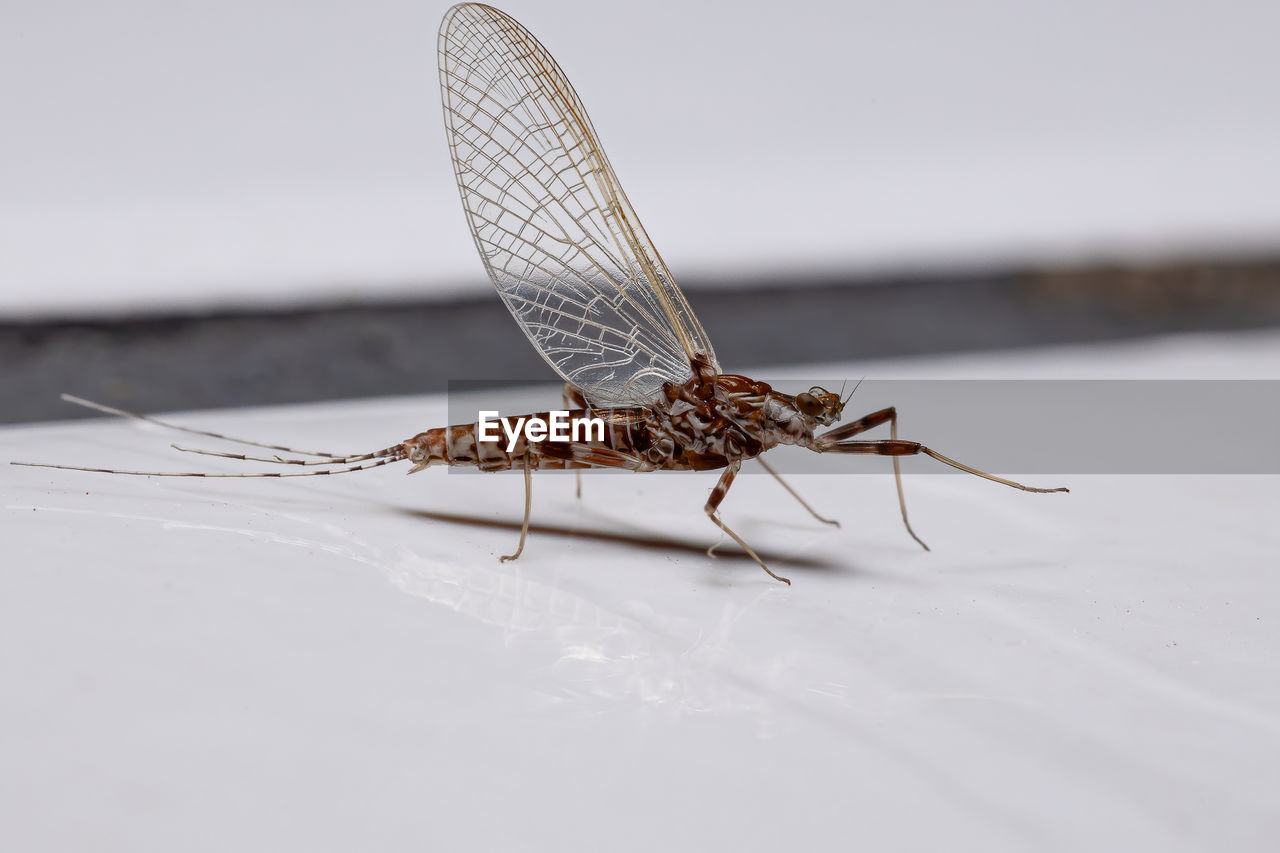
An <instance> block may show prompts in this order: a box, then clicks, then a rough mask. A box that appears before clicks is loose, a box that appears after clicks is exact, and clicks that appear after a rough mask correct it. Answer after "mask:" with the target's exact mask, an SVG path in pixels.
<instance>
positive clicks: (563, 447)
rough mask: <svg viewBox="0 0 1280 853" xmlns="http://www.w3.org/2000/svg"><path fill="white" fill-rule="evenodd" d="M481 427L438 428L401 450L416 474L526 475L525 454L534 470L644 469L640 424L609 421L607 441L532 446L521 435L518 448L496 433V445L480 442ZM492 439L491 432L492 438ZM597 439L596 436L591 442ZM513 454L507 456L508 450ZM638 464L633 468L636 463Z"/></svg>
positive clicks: (644, 443) (543, 415)
mask: <svg viewBox="0 0 1280 853" xmlns="http://www.w3.org/2000/svg"><path fill="white" fill-rule="evenodd" d="M593 416H594V414H593V413H591V412H588V411H585V410H579V411H573V412H569V417H570V419H574V418H578V417H593ZM525 417H527V418H541V419H542V420H543V421H550V418H551V414H550V412H536V413H534V414H532V415H527V416H525ZM479 430H480V425H479V424H478V423H471V424H455V425H453V426H447V427H436V428H435V429H429V430H427V431H426V432H422V433H419V434H417V435H415V436H414V437H413V438H411V439H409V440H408V441H406V442H404V444H403V445H402V448H403V450H404V452H405V455H407V456H408V457H409V460H410V461H411V462H413V463H415V464H416V466H417V467H418V468H423V467H426V466H428V465H460V466H475V467H477V468H479V469H480V470H481V471H506V470H510V469H517V470H520V469H523V468H524V466H525V458H526V454H527V455H528V464H529V467H530V468H532V469H535V470H552V469H554V470H564V469H574V468H595V467H616V468H638V467H643V460H644V458H645V456H644V452H643V451H644V450H645V449H646V447H647V445H648V430H647V429H646V427H645V424H644V421H643V420H642V419H618V420H610V419H606V420H605V425H604V440H603V441H596V440H592V441H552V440H550V439H547V440H544V441H532V442H531V441H528V440H527V439H526V438H525V436H524V432H523V430H521V431H520V432H519V434H517V435H516V437H515V441H514V443H512V441H511V439H510V438H509V437H508V436H507V434H506V433H505V432H504V431H503V430H502V429H501V427H499V428H498V430H497V431H498V433H499V438H498V440H497V441H480V440H479V434H480V432H479ZM492 434H493V431H492V428H491V430H490V435H492ZM594 435H595V433H593V436H594ZM508 447H510V448H511V449H510V450H508V449H507V448H508ZM632 460H634V464H631V463H632Z"/></svg>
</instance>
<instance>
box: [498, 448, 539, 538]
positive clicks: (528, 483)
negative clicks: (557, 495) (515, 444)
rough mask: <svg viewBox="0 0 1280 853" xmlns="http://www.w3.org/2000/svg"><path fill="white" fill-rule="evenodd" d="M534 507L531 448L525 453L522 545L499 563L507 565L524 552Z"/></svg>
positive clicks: (526, 449)
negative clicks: (530, 471) (530, 464)
mask: <svg viewBox="0 0 1280 853" xmlns="http://www.w3.org/2000/svg"><path fill="white" fill-rule="evenodd" d="M532 507H533V477H532V476H531V475H530V473H529V448H528V447H526V448H525V451H524V524H523V525H521V527H520V544H519V545H517V546H516V552H515V553H514V554H507V555H505V556H502V557H499V558H498V562H500V563H505V562H507V560H514V559H515V558H516V557H519V556H520V554H521V553H522V552H523V551H524V540H525V539H526V538H527V537H528V535H529V510H530V509H531V508H532Z"/></svg>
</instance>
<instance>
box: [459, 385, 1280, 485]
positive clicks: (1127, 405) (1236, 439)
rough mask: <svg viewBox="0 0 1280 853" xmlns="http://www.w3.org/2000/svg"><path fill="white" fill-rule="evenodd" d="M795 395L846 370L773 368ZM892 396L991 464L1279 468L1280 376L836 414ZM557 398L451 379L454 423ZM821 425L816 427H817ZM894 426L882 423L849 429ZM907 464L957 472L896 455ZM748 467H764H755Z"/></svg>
mask: <svg viewBox="0 0 1280 853" xmlns="http://www.w3.org/2000/svg"><path fill="white" fill-rule="evenodd" d="M766 381H768V382H769V383H770V384H771V385H772V386H773V387H774V388H775V389H777V390H780V391H784V392H787V393H791V394H795V393H799V392H801V391H804V390H807V389H808V388H809V387H810V386H813V385H819V386H822V387H824V388H827V389H829V390H833V391H836V390H839V389H840V387H841V385H842V382H843V380H840V379H836V380H831V379H826V380H823V379H803V380H801V379H796V380H785V379H768V380H766ZM888 406H894V407H896V408H897V412H898V437H899V438H900V439H905V440H908V441H917V442H920V443H921V444H924V445H926V446H928V447H930V448H932V449H933V450H936V451H937V452H939V453H942V454H945V455H947V456H949V457H951V458H953V459H956V460H959V461H960V462H963V463H965V464H967V465H971V466H973V467H975V468H979V469H981V470H984V471H987V472H990V473H995V474H1009V475H1013V474H1033V475H1040V474H1280V380H1092V379H1090V380H876V379H868V380H865V381H864V382H862V384H861V385H860V386H858V389H857V392H856V393H855V394H854V395H853V397H852V399H850V400H849V402H848V404H847V405H846V407H845V410H844V417H843V418H842V419H841V421H840V423H849V422H851V421H854V420H856V419H857V418H860V417H862V416H863V415H865V414H869V413H871V412H874V411H878V410H880V409H883V408H886V407H888ZM560 408H564V407H563V405H562V404H561V398H560V389H559V387H558V386H551V385H547V384H546V383H542V384H540V385H537V386H524V387H512V384H511V380H509V379H508V380H505V381H502V382H497V381H494V382H488V381H461V382H450V383H449V415H450V422H451V423H470V422H473V421H475V420H476V413H477V411H478V410H479V409H497V410H499V411H501V412H502V414H503V415H519V414H528V413H530V412H534V411H547V410H550V409H560ZM823 431H825V430H819V433H821V432H823ZM888 437H889V427H888V425H887V424H885V425H883V426H880V427H876V428H875V429H873V430H870V431H868V432H866V433H863V434H860V435H858V436H857V437H856V440H864V439H865V440H875V439H883V438H888ZM767 458H768V461H769V463H770V464H771V465H772V466H773V467H774V468H775V469H777V470H778V471H780V472H782V473H792V474H801V473H814V474H818V473H822V474H833V473H842V474H883V473H885V472H887V471H889V470H891V467H890V460H889V459H887V458H884V457H877V456H849V455H844V454H835V453H827V454H818V453H813V452H811V451H807V450H803V449H799V448H792V447H781V448H777V449H775V450H772V451H770V452H769V453H768V456H767ZM901 462H902V468H903V472H904V473H938V474H945V473H960V472H958V471H956V470H955V469H952V468H949V467H948V466H946V465H943V464H941V463H939V462H937V461H935V460H932V459H929V458H926V457H921V456H911V457H901ZM742 470H743V473H744V474H745V473H748V472H763V469H762V468H761V467H760V466H755V465H748V466H744V467H743V469H742Z"/></svg>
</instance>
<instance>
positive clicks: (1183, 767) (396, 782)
mask: <svg viewBox="0 0 1280 853" xmlns="http://www.w3.org/2000/svg"><path fill="white" fill-rule="evenodd" d="M753 373H754V371H753ZM864 374H865V375H870V376H872V377H903V378H905V377H912V376H928V377H939V376H944V377H970V378H972V377H978V376H987V377H1022V378H1030V377H1059V376H1064V375H1066V376H1088V377H1099V378H1119V377H1130V378H1138V377H1146V378H1151V377H1156V378H1158V377H1185V378H1207V377H1223V376H1231V377H1239V378H1277V377H1280V336H1277V334H1276V333H1274V332H1267V333H1255V334H1238V335H1234V336H1211V335H1203V336H1188V337H1185V338H1182V339H1174V340H1168V341H1164V340H1153V341H1145V342H1140V343H1131V344H1117V345H1108V346H1088V347H1065V348H1060V349H1056V350H1044V351H1040V352H1036V353H1024V354H1020V355H1019V356H1018V357H1017V358H1015V359H1010V358H1009V357H1008V356H1007V355H1000V356H984V355H971V356H964V357H948V358H946V359H936V358H933V359H920V360H918V361H913V362H900V363H897V364H888V363H880V364H877V363H860V364H846V365H827V366H823V367H817V368H815V369H814V371H813V375H823V376H833V375H834V376H839V375H852V376H858V375H864ZM756 375H763V376H769V375H770V373H769V372H767V371H764V372H761V373H757V374H756ZM856 399H857V398H856V397H855V401H856ZM544 405H554V400H548V401H545V402H544ZM444 412H445V401H444V399H443V398H425V399H403V400H383V401H363V402H359V403H340V404H325V405H313V406H295V407H288V408H279V409H272V410H260V411H256V412H254V411H239V412H225V411H224V412H213V413H205V414H203V415H197V414H189V415H186V416H183V417H182V419H183V420H184V421H186V422H188V423H191V424H194V425H197V426H201V425H202V426H205V427H208V428H213V429H222V430H226V431H230V432H238V433H241V434H248V435H249V436H250V437H256V438H260V439H264V440H268V441H284V442H286V443H304V444H305V445H319V446H321V447H322V448H323V447H326V446H327V447H328V448H329V449H333V450H343V449H349V448H350V449H356V450H360V449H365V448H374V447H385V446H387V445H388V444H389V443H391V442H392V441H395V440H397V439H400V438H402V437H404V436H407V435H410V434H412V433H414V432H416V431H417V430H419V429H422V428H425V427H428V426H435V425H438V424H441V423H442V422H443V421H444ZM903 417H904V436H905V437H907V438H912V439H923V440H926V441H927V442H928V443H929V444H931V445H932V446H934V447H937V448H938V449H939V450H941V451H943V452H947V451H948V444H947V435H946V432H947V431H946V427H945V424H944V425H942V426H939V427H936V428H933V429H930V430H929V431H928V434H922V433H921V432H919V431H918V430H919V426H918V425H916V426H912V421H911V420H910V413H909V412H904V413H903ZM1153 426H1157V425H1153ZM1165 428H1169V425H1165ZM1174 428H1176V425H1174ZM1099 435H1105V432H1104V430H1103V429H1101V428H1100V430H1099ZM174 437H175V436H174V434H172V433H168V432H165V431H161V430H157V429H155V428H154V427H149V426H148V427H139V426H137V425H135V424H132V423H126V422H120V421H115V422H88V423H86V422H79V423H75V424H60V425H52V426H50V425H43V426H40V427H16V428H15V427H11V428H6V429H0V459H6V460H7V459H26V460H38V461H59V462H66V463H71V464H78V463H82V464H92V465H103V464H108V465H121V466H130V467H141V468H145V469H149V470H154V469H157V468H164V469H169V470H174V469H178V468H180V467H182V466H194V467H196V468H198V469H199V470H206V471H232V470H237V466H242V465H243V463H237V462H232V461H229V460H211V459H204V460H202V459H198V458H195V457H190V456H185V455H181V454H177V453H174V452H173V451H171V450H169V449H168V448H167V446H166V444H167V442H168V441H169V440H171V439H172V438H174ZM187 438H190V440H191V443H193V444H197V445H200V444H209V443H211V442H208V441H206V440H201V439H195V438H194V437H187ZM1090 438H1092V436H1081V440H1090ZM1010 440H1011V441H1012V440H1021V441H1035V440H1036V437H1035V436H1034V435H1018V436H1011V437H1010ZM1220 445H1221V442H1206V441H1203V440H1197V441H1195V442H1194V443H1193V449H1194V451H1195V452H1215V451H1220V450H1221V447H1220ZM963 461H966V462H971V463H974V464H982V460H980V459H965V460H963ZM259 467H262V466H259ZM406 467H407V466H406V465H404V464H400V465H395V466H388V467H384V468H380V469H378V470H376V471H366V472H361V473H359V474H353V475H351V476H349V477H345V478H336V477H323V478H311V479H306V480H257V481H235V480H231V481H228V480H221V481H214V480H189V479H188V480H182V479H168V480H156V479H150V480H149V479H144V478H124V477H109V476H106V475H101V474H89V473H76V472H71V471H51V470H41V469H33V468H21V469H19V468H9V467H8V466H5V468H4V469H3V476H2V477H0V529H3V531H4V537H5V562H4V568H3V570H0V768H2V769H0V847H3V848H4V849H6V850H23V851H43V850H85V849H93V850H97V851H116V850H119V851H131V853H136V851H149V850H155V851H171V850H192V851H195V850H211V851H213V850H231V849H234V850H243V851H257V850H263V851H278V850H281V849H291V850H295V849H296V850H308V851H328V850H334V851H338V850H342V851H349V850H361V849H376V850H379V851H399V850H415V851H421V850H426V849H431V850H435V849H439V850H549V851H563V850H611V851H612V850H617V851H629V850H638V851H639V850H643V851H648V853H651V851H655V850H664V851H666V850H671V851H685V850H689V851H707V850H740V851H755V850H761V851H766V850H767V851H777V850H831V849H841V848H850V847H853V848H857V849H866V850H876V851H879V850H932V849H946V850H981V851H1006V850H1007V851H1018V853H1024V851H1028V850H1035V851H1048V850H1159V851H1184V850H1186V851H1191V850H1211V849H1222V850H1233V851H1246V850H1249V851H1252V850H1257V851H1273V850H1275V849H1276V847H1277V842H1278V841H1280V671H1278V665H1277V658H1276V649H1277V648H1278V647H1280V604H1278V602H1280V582H1278V578H1280V575H1278V574H1277V572H1276V555H1277V553H1280V531H1278V529H1277V527H1276V525H1275V524H1274V520H1275V517H1276V503H1277V479H1278V478H1277V477H1275V476H1258V475H1254V476H1234V477H1224V476H1217V477H1212V476H1200V477H1174V476H1151V477H1124V476H1078V475H1074V476H1073V475H1064V476H1053V477H1048V476H1045V477H1038V478H1036V484H1038V485H1049V486H1058V485H1067V486H1070V487H1071V489H1072V492H1071V494H1068V495H1062V494H1055V495H1031V494H1026V493H1023V492H1018V491H1014V490H1012V489H1007V488H1004V487H1001V486H997V485H995V484H993V483H989V482H984V481H981V480H979V479H977V478H974V477H968V476H964V475H955V476H938V477H934V476H910V477H908V478H907V479H906V489H907V497H908V501H909V503H910V507H911V511H912V519H913V523H914V525H915V527H916V529H917V531H919V532H920V534H921V535H922V536H923V537H924V538H925V539H926V540H927V541H928V542H929V543H930V545H931V546H932V547H933V549H934V550H933V552H932V553H924V552H923V551H921V550H920V549H919V548H918V547H917V546H916V545H915V544H914V543H913V542H911V540H910V539H909V538H908V537H907V534H906V533H905V532H904V531H903V529H902V524H901V521H900V519H899V518H898V509H897V505H896V501H895V500H894V496H893V485H892V479H891V476H890V475H889V474H888V471H889V470H890V469H889V466H888V464H887V460H884V459H856V458H852V459H851V458H836V459H833V460H831V468H830V470H831V472H832V473H830V474H825V475H818V476H802V477H797V478H795V480H794V481H793V482H794V485H795V486H796V488H797V489H798V490H799V491H800V492H801V493H802V494H804V495H805V497H807V498H808V499H809V500H810V501H812V502H813V503H814V504H815V505H816V506H817V507H818V508H819V509H821V510H822V511H824V512H827V513H829V514H832V515H835V516H837V517H838V518H840V519H841V520H842V521H843V522H844V527H843V528H842V529H838V530H837V529H834V528H830V527H827V526H824V525H821V524H818V523H817V522H815V521H813V520H812V519H811V518H810V517H809V516H808V515H807V514H806V513H805V512H804V510H803V509H802V508H801V507H800V506H799V505H797V504H796V503H795V502H794V501H793V500H792V499H791V498H790V497H789V496H788V495H787V494H786V493H785V492H783V491H782V489H780V488H779V487H778V486H777V484H776V483H774V482H773V481H772V480H771V479H770V478H769V477H768V476H765V475H763V474H761V475H758V476H741V477H739V478H738V481H737V482H736V483H735V485H734V487H733V489H732V491H731V492H730V493H729V496H728V498H727V499H726V501H725V502H724V504H723V506H722V509H723V513H724V518H725V520H726V522H727V523H728V524H729V525H730V526H732V527H734V528H735V529H736V530H737V531H738V532H739V533H741V534H742V535H743V536H744V537H745V538H746V539H747V541H749V542H751V543H752V544H753V545H755V546H756V547H757V548H759V549H760V550H761V552H762V553H764V554H765V555H766V558H767V559H769V560H770V561H771V562H772V564H773V568H774V569H775V570H777V571H779V572H780V573H782V574H785V575H789V576H790V577H791V578H792V579H793V581H794V585H793V586H791V587H784V586H782V585H780V584H778V583H776V582H774V581H772V580H770V579H769V578H768V577H766V576H765V574H764V573H763V572H761V571H760V570H759V569H758V568H757V567H756V566H755V565H754V564H753V563H751V562H750V561H749V560H745V559H742V558H740V557H739V558H734V557H731V556H729V554H730V553H731V551H732V549H730V548H724V549H723V550H724V552H725V554H726V556H725V557H723V558H722V559H717V560H712V559H709V558H707V557H706V556H705V554H704V553H703V549H704V548H705V547H706V546H707V545H709V544H711V543H712V542H714V541H716V531H715V530H714V528H713V527H712V526H711V524H710V523H709V522H708V521H707V519H706V518H705V516H704V515H703V513H702V504H703V502H704V501H705V500H706V497H707V492H708V490H709V489H710V487H711V485H712V483H713V482H714V479H715V474H714V473H712V474H679V473H677V474H670V475H660V474H647V475H603V476H589V477H587V478H586V479H585V483H584V497H583V500H581V501H578V500H576V499H575V498H574V496H573V480H572V479H571V478H570V477H567V476H556V475H554V474H544V475H535V479H534V484H533V489H534V491H533V499H534V504H533V506H534V514H533V522H534V529H533V532H532V533H531V535H530V539H529V542H528V546H527V548H526V551H525V554H524V555H523V556H522V557H521V558H520V559H519V560H517V561H515V562H510V563H500V562H499V561H498V556H499V555H500V554H506V553H510V551H511V550H512V549H513V548H514V546H515V544H516V540H517V538H518V531H519V523H520V514H521V509H522V504H523V500H522V498H523V494H522V492H523V489H522V483H521V479H520V477H519V475H518V474H516V475H472V476H466V475H462V474H451V473H446V472H445V471H440V470H434V469H433V470H428V471H425V472H423V473H420V474H417V475H414V476H413V477H405V476H404V475H403V472H404V471H405V470H406ZM752 467H754V466H752ZM239 470H243V467H241V468H239ZM856 471H862V472H865V473H866V474H867V475H865V476H851V474H853V472H856ZM876 471H879V472H880V475H879V476H874V475H872V474H871V472H876ZM1003 473H1013V472H1003Z"/></svg>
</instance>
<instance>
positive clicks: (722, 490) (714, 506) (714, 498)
mask: <svg viewBox="0 0 1280 853" xmlns="http://www.w3.org/2000/svg"><path fill="white" fill-rule="evenodd" d="M741 466H742V463H741V462H734V463H733V464H732V465H730V466H729V467H728V468H727V469H725V472H724V474H722V475H721V476H720V481H719V482H718V483H716V487H715V488H714V489H712V490H711V497H709V498H707V505H706V506H705V507H704V508H703V509H705V510H706V513H707V518H709V519H711V523H712V524H714V525H715V526H716V527H719V528H720V529H721V530H723V531H724V532H725V533H727V534H729V538H731V539H732V540H733V541H734V542H737V543H738V544H739V545H741V546H742V550H744V551H746V552H747V554H749V555H750V556H751V559H753V560H755V561H756V563H757V564H758V565H759V566H760V568H762V569H764V570H765V573H766V574H768V575H769V577H771V578H773V579H774V580H778V581H782V582H783V583H785V584H786V585H787V586H791V581H789V580H787V579H786V578H784V577H782V576H781V575H775V574H774V573H773V572H772V571H770V569H769V567H768V566H766V565H765V564H764V560H762V559H760V555H759V554H757V553H756V552H755V551H754V550H752V548H751V546H750V545H748V544H747V543H746V542H744V541H742V537H741V536H739V535H738V534H736V533H734V532H733V531H732V530H730V529H729V528H728V527H727V526H726V525H725V523H724V522H723V521H721V520H720V519H719V518H718V517H717V516H716V510H718V509H719V508H720V502H721V501H723V500H724V496H725V495H727V494H728V493H729V487H730V486H732V485H733V480H734V478H735V477H737V476H738V469H739V468H740V467H741ZM715 548H716V546H715V545H712V546H711V547H710V548H708V549H707V556H708V557H713V556H715V554H713V553H712V552H713V551H715Z"/></svg>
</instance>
